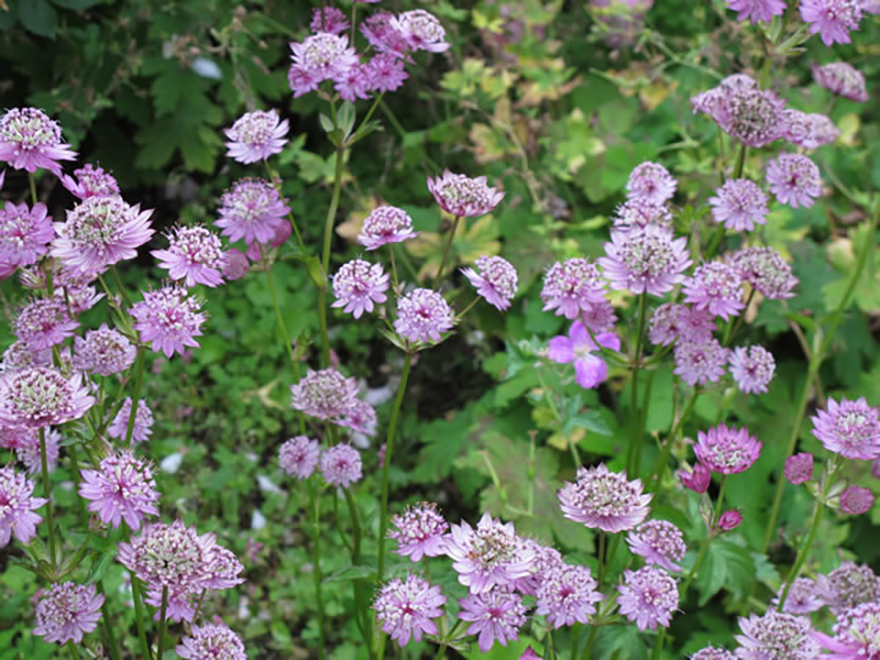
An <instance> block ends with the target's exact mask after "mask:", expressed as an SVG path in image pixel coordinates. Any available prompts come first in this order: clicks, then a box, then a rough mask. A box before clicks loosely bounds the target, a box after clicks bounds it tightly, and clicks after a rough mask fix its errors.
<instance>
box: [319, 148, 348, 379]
mask: <svg viewBox="0 0 880 660" xmlns="http://www.w3.org/2000/svg"><path fill="white" fill-rule="evenodd" d="M344 155H345V147H344V146H338V147H337V148H336V168H335V173H334V176H333V195H332V197H331V198H330V208H329V209H328V210H327V219H326V220H325V221H324V248H323V250H322V251H321V268H322V269H323V274H324V277H325V278H327V277H328V276H329V273H330V245H331V243H332V241H333V225H334V223H335V222H336V211H337V210H338V209H339V195H340V193H341V192H342V165H343V157H344ZM318 322H319V324H320V326H321V362H322V364H323V365H324V366H327V365H328V364H330V340H329V339H328V337H327V282H326V280H325V282H324V285H323V286H322V287H321V288H320V289H319V290H318Z"/></svg>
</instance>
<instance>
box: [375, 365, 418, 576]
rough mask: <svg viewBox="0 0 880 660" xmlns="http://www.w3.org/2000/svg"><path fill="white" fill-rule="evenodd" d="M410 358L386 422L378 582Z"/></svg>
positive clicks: (381, 569) (383, 560)
mask: <svg viewBox="0 0 880 660" xmlns="http://www.w3.org/2000/svg"><path fill="white" fill-rule="evenodd" d="M412 357H413V356H412V353H407V354H406V357H405V358H404V360H403V372H402V373H401V374H400V385H398V386H397V398H395V399H394V408H392V409H391V419H390V421H389V422H388V436H387V438H386V440H385V465H384V466H383V467H382V508H381V509H380V511H379V559H378V565H377V570H376V574H377V575H378V578H379V582H382V580H383V579H384V577H385V535H386V533H387V531H388V475H389V473H390V471H391V455H392V451H393V450H394V433H395V431H396V430H397V418H398V417H399V416H400V406H401V405H402V404H403V395H404V394H405V393H406V382H407V380H408V379H409V371H410V367H411V366H412Z"/></svg>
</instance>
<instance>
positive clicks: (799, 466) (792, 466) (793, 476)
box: [784, 453, 813, 486]
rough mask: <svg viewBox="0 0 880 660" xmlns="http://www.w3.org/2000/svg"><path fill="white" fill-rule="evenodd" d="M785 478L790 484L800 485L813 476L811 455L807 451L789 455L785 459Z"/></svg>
mask: <svg viewBox="0 0 880 660" xmlns="http://www.w3.org/2000/svg"><path fill="white" fill-rule="evenodd" d="M784 472H785V478H786V479H787V480H788V483H790V484H791V485H792V486H800V485H801V484H805V483H807V482H808V481H809V480H810V479H812V478H813V455H812V454H808V453H800V454H795V455H794V456H789V458H788V460H786V461H785V470H784Z"/></svg>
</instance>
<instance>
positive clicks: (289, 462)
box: [278, 435, 321, 481]
mask: <svg viewBox="0 0 880 660" xmlns="http://www.w3.org/2000/svg"><path fill="white" fill-rule="evenodd" d="M320 454H321V447H320V445H319V444H318V441H317V440H309V439H308V438H307V437H306V436H304V435H298V436H296V437H295V438H291V439H290V440H288V441H287V442H285V443H284V444H283V445H281V449H280V450H278V464H279V465H281V469H282V470H284V471H285V472H286V473H287V475H288V476H290V477H296V478H297V479H298V480H299V481H302V480H303V479H308V478H309V477H310V476H312V472H314V471H315V468H316V467H317V466H318V457H319V456H320Z"/></svg>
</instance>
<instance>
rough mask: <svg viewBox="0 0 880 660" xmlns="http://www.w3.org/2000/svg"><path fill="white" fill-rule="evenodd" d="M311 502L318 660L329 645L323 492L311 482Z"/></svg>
mask: <svg viewBox="0 0 880 660" xmlns="http://www.w3.org/2000/svg"><path fill="white" fill-rule="evenodd" d="M309 500H310V502H309V503H310V505H311V507H310V508H311V510H312V565H313V566H314V568H313V570H312V574H313V577H314V581H315V605H316V606H317V608H318V660H321V659H322V658H323V657H324V647H325V645H326V643H327V639H326V631H325V626H324V596H323V593H322V590H321V582H322V581H323V578H322V576H321V492H320V490H318V491H317V492H316V489H315V486H314V484H312V482H311V481H309Z"/></svg>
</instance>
